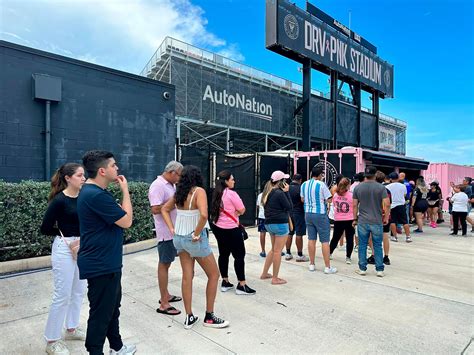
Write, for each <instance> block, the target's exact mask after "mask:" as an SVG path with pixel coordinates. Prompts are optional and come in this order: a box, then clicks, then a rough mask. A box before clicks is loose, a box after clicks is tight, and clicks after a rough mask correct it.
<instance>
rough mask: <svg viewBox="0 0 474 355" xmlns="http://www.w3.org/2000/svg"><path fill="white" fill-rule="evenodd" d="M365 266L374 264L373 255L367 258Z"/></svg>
mask: <svg viewBox="0 0 474 355" xmlns="http://www.w3.org/2000/svg"><path fill="white" fill-rule="evenodd" d="M367 264H372V265H374V264H375V257H374V256H373V255H371V256H370V257H368V258H367Z"/></svg>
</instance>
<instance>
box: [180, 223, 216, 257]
mask: <svg viewBox="0 0 474 355" xmlns="http://www.w3.org/2000/svg"><path fill="white" fill-rule="evenodd" d="M193 234H194V232H193V233H190V234H188V235H178V234H175V235H174V237H173V244H174V247H175V248H176V251H177V253H178V255H179V253H181V252H182V251H186V252H188V253H189V255H191V257H193V258H205V257H206V256H208V255H210V254H212V250H211V248H210V247H209V233H208V231H207V229H206V228H204V229H203V230H202V232H201V239H199V240H198V241H197V242H193V241H192V237H193Z"/></svg>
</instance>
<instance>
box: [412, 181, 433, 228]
mask: <svg viewBox="0 0 474 355" xmlns="http://www.w3.org/2000/svg"><path fill="white" fill-rule="evenodd" d="M428 192H429V190H428V187H427V186H426V184H425V180H423V179H422V178H419V179H418V180H416V188H415V190H414V192H413V198H412V207H413V212H414V213H415V219H416V224H417V226H418V228H417V229H415V230H414V231H413V232H415V233H423V224H424V215H425V212H426V211H427V210H428V207H429V205H428V201H427V198H428Z"/></svg>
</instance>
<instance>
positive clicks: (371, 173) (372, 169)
mask: <svg viewBox="0 0 474 355" xmlns="http://www.w3.org/2000/svg"><path fill="white" fill-rule="evenodd" d="M376 172H377V168H376V167H375V166H371V165H369V166H367V167H366V168H365V171H364V176H366V177H372V176H375V173H376Z"/></svg>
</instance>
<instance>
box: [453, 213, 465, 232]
mask: <svg viewBox="0 0 474 355" xmlns="http://www.w3.org/2000/svg"><path fill="white" fill-rule="evenodd" d="M466 217H467V212H455V211H453V233H454V234H458V229H459V220H461V228H462V235H466V234H467V223H466Z"/></svg>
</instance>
